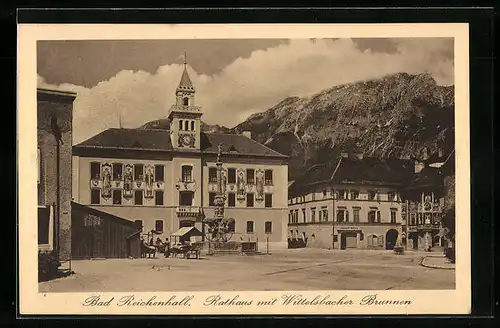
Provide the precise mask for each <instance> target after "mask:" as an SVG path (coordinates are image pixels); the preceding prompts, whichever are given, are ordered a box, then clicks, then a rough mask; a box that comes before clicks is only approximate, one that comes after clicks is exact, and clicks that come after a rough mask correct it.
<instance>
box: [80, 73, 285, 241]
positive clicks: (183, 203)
mask: <svg viewBox="0 0 500 328" xmlns="http://www.w3.org/2000/svg"><path fill="white" fill-rule="evenodd" d="M175 93H176V103H175V104H174V105H172V106H171V108H170V109H169V111H168V119H169V122H170V123H169V124H170V128H169V130H160V129H121V128H120V129H109V130H106V131H104V132H102V133H100V134H98V135H96V136H94V137H92V138H90V139H88V140H86V141H84V142H82V143H80V144H78V145H75V146H74V147H73V181H74V182H73V197H74V199H75V202H77V203H79V204H82V205H88V206H90V207H93V208H96V209H99V210H100V211H104V212H108V213H111V214H113V215H116V216H118V217H121V218H124V219H126V220H130V221H134V222H136V225H137V227H139V228H141V229H142V231H143V233H148V232H150V231H154V232H155V236H154V238H155V239H156V238H158V237H159V238H161V239H162V240H163V241H165V239H166V238H169V236H170V235H171V234H172V233H174V232H175V231H177V230H178V229H179V228H181V227H189V226H195V227H197V228H198V229H199V230H200V231H202V232H203V231H205V225H204V224H203V219H204V218H207V217H208V218H210V217H212V216H213V215H214V208H215V206H214V200H215V193H216V191H217V190H216V189H217V170H216V162H217V157H218V155H219V150H221V151H222V154H220V160H221V161H222V162H223V166H222V168H223V174H222V179H223V188H224V192H225V194H226V204H225V206H226V208H225V216H226V217H228V218H230V219H232V220H231V231H232V234H233V235H232V237H231V240H234V241H254V242H258V243H259V244H262V245H265V244H266V242H267V239H269V245H270V248H271V249H272V248H286V244H287V242H286V234H287V199H288V194H287V190H288V189H287V184H288V165H287V157H286V156H284V155H282V154H279V153H277V152H275V151H273V150H271V149H269V148H267V147H266V146H264V145H262V144H260V143H258V142H256V141H255V140H252V138H251V136H249V135H248V134H246V133H245V134H218V133H205V132H202V131H201V121H200V118H201V116H202V114H203V111H202V108H201V107H200V106H197V105H196V104H195V101H196V99H195V94H196V91H195V88H194V86H193V84H192V83H191V80H190V78H189V75H188V73H187V70H186V69H184V72H183V74H182V77H181V81H180V83H179V86H178V87H177V90H176V91H175Z"/></svg>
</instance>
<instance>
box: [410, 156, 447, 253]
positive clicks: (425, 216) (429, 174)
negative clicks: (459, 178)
mask: <svg viewBox="0 0 500 328" xmlns="http://www.w3.org/2000/svg"><path fill="white" fill-rule="evenodd" d="M427 153H428V152H427V149H424V151H423V154H422V156H421V157H420V158H417V159H415V173H414V176H413V178H412V180H411V182H410V183H409V185H407V186H406V187H405V188H403V189H402V191H401V193H402V195H403V199H404V202H403V204H402V210H403V218H404V222H405V223H406V224H405V227H404V229H406V230H407V239H406V247H407V249H415V250H421V251H425V250H430V249H432V248H441V247H444V246H445V238H444V232H443V225H442V216H443V211H444V209H445V196H446V195H447V193H448V189H449V188H447V187H446V184H448V185H450V181H451V182H452V185H454V164H452V163H454V162H453V158H454V157H453V152H452V153H450V154H448V155H447V156H445V155H444V154H443V152H442V150H441V149H438V152H437V154H436V155H435V156H432V157H429V156H428V154H427ZM450 159H451V160H450ZM446 163H447V165H444V164H446ZM444 168H446V169H447V171H445V173H444V174H443V172H444V171H443V169H444ZM445 176H447V180H446V184H445V179H444V178H445ZM453 195H454V194H453ZM453 197H454V196H453ZM448 206H450V204H449V202H448ZM451 207H454V202H453V204H452V205H451Z"/></svg>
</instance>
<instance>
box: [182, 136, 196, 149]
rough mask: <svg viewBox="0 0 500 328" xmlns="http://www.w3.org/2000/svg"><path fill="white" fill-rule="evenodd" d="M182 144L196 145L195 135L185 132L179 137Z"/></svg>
mask: <svg viewBox="0 0 500 328" xmlns="http://www.w3.org/2000/svg"><path fill="white" fill-rule="evenodd" d="M179 139H180V140H179V141H180V144H181V146H189V147H194V137H193V136H192V135H190V134H183V135H181V136H180V138H179Z"/></svg>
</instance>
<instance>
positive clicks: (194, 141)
mask: <svg viewBox="0 0 500 328" xmlns="http://www.w3.org/2000/svg"><path fill="white" fill-rule="evenodd" d="M186 65H187V62H186V54H185V53H184V71H183V72H182V77H181V81H180V82H179V86H178V87H177V89H176V91H175V96H176V97H175V99H176V101H175V104H174V105H172V107H170V110H169V112H168V118H169V120H170V140H171V142H172V146H173V147H174V148H175V149H182V150H199V149H200V130H201V125H200V118H201V116H202V115H203V113H202V110H201V107H199V106H195V97H194V96H195V88H194V86H193V83H192V82H191V79H190V77H189V74H188V72H187V68H186Z"/></svg>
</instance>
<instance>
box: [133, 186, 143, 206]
mask: <svg viewBox="0 0 500 328" xmlns="http://www.w3.org/2000/svg"><path fill="white" fill-rule="evenodd" d="M134 203H135V205H142V190H136V191H135V193H134Z"/></svg>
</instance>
